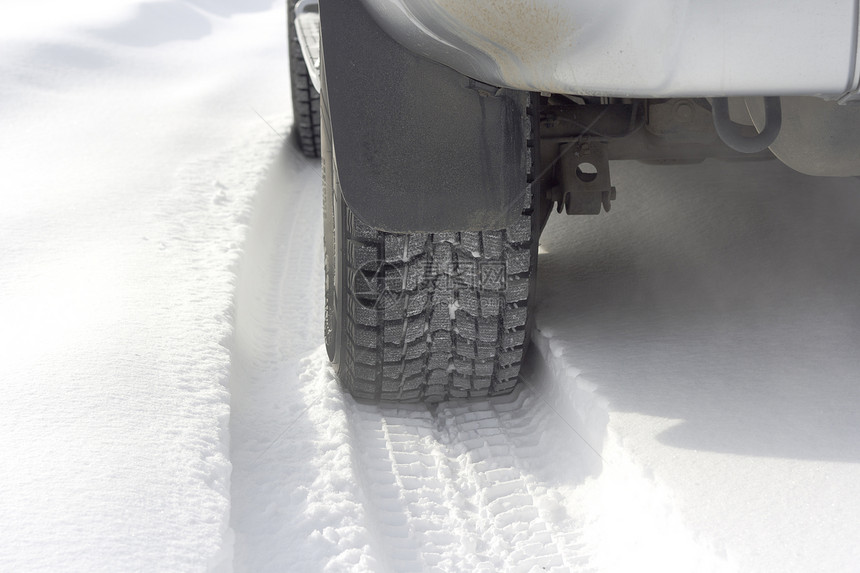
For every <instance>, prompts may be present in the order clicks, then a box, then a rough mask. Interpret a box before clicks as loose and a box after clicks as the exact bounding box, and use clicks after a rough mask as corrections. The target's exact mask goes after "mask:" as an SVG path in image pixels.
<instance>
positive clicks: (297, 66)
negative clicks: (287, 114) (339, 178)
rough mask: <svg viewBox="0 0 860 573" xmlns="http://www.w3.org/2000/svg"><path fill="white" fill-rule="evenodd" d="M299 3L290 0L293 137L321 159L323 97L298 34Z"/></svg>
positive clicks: (288, 6) (289, 38)
mask: <svg viewBox="0 0 860 573" xmlns="http://www.w3.org/2000/svg"><path fill="white" fill-rule="evenodd" d="M295 6H296V0H287V43H288V53H289V58H290V86H291V91H292V100H293V133H292V136H293V138H294V141H295V143H296V145H297V146H298V148H299V150H300V151H301V152H302V153H303V154H304V155H305V156H306V157H312V158H316V157H319V156H320V94H319V92H318V91H317V90H316V88H315V87H314V86H313V83H312V82H311V78H310V75H309V74H308V68H307V65H306V64H305V60H304V57H303V56H302V48H301V45H300V44H299V39H298V36H297V35H296V24H295Z"/></svg>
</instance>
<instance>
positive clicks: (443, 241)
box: [322, 104, 540, 402]
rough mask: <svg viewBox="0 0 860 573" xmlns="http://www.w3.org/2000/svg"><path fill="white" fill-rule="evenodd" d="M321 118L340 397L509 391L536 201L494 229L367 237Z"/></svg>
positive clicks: (330, 314)
mask: <svg viewBox="0 0 860 573" xmlns="http://www.w3.org/2000/svg"><path fill="white" fill-rule="evenodd" d="M323 105H325V104H323ZM530 113H531V111H530ZM325 116H326V114H325V110H323V117H324V121H323V128H322V154H323V160H322V168H323V179H324V183H323V192H324V200H323V203H324V217H325V249H326V345H327V348H328V351H329V356H330V358H331V359H332V362H333V363H334V366H335V369H336V372H337V374H338V377H339V379H340V381H341V383H342V384H343V386H344V387H345V388H346V389H347V390H348V391H349V392H350V393H351V394H352V395H353V396H355V397H356V398H360V399H368V400H374V401H376V400H385V401H425V402H438V401H441V400H446V399H450V398H471V397H482V396H495V395H500V394H506V393H508V392H511V391H512V390H513V389H514V387H515V386H516V384H517V381H518V378H519V370H520V364H521V362H522V359H523V355H524V353H525V350H526V346H527V344H528V328H529V322H530V319H529V302H530V300H531V299H532V298H533V292H532V291H533V286H534V279H535V270H536V262H537V238H538V234H539V225H540V214H539V212H540V209H537V208H533V205H537V200H536V198H535V197H531V196H529V197H527V198H526V199H525V203H526V204H524V205H523V210H522V215H521V217H520V219H519V220H517V221H515V222H514V223H513V224H512V225H511V226H509V227H507V228H505V229H498V230H488V231H459V232H454V231H450V232H442V233H387V232H382V231H379V230H376V229H373V228H371V227H370V226H368V225H367V224H365V223H364V222H363V221H361V219H360V218H359V217H358V216H356V215H355V213H353V212H352V211H351V210H350V208H349V206H348V205H347V204H346V203H345V202H344V201H343V199H342V197H341V196H340V193H339V191H338V189H339V185H338V183H337V180H336V169H334V165H333V157H334V153H335V150H334V149H333V145H332V142H331V139H330V137H329V130H328V127H327V121H326V120H325ZM526 144H527V142H523V145H526ZM405 168H408V165H406V166H405ZM533 171H534V166H532V169H531V172H533ZM530 176H531V173H523V185H524V186H526V185H527V184H528V182H529V178H530Z"/></svg>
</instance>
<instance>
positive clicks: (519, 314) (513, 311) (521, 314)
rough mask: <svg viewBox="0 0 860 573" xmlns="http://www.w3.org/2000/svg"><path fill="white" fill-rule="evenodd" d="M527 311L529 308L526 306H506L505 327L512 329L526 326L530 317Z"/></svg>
mask: <svg viewBox="0 0 860 573" xmlns="http://www.w3.org/2000/svg"><path fill="white" fill-rule="evenodd" d="M527 313H528V309H527V308H526V307H520V308H512V307H508V308H506V309H505V314H504V319H503V324H504V327H505V328H506V329H508V330H512V329H514V328H517V327H520V326H525V324H526V318H527V317H528V314H527Z"/></svg>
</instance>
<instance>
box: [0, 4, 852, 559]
mask: <svg viewBox="0 0 860 573" xmlns="http://www.w3.org/2000/svg"><path fill="white" fill-rule="evenodd" d="M19 4H20V5H16V6H4V7H3V8H0V14H2V15H3V18H0V30H1V31H2V34H0V38H2V40H0V42H2V50H0V73H2V77H3V80H2V81H0V100H2V103H3V105H2V106H0V122H1V123H2V125H3V135H4V137H2V138H0V167H2V173H3V180H4V183H5V185H4V186H3V190H2V191H0V194H2V195H0V196H2V205H3V209H2V210H0V245H2V246H0V262H2V265H3V267H2V268H3V272H2V273H0V317H2V321H0V348H2V349H3V350H2V353H0V384H2V387H3V389H4V393H3V396H4V397H3V402H2V404H3V408H2V412H3V416H2V418H0V435H2V436H4V439H3V440H2V441H0V459H2V462H3V471H2V472H0V570H3V571H29V570H45V571H62V570H68V571H98V570H111V571H113V570H153V571H155V570H157V571H162V570H171V571H200V570H213V571H230V570H235V571H255V572H256V571H423V570H438V571H500V570H509V571H541V570H554V571H661V572H663V571H678V572H688V571H735V570H737V571H780V572H782V571H812V570H818V571H850V570H854V569H856V564H857V563H858V562H860V550H858V546H857V543H856V540H857V539H858V538H860V518H858V516H860V456H858V454H860V452H858V444H860V420H858V416H860V414H858V412H860V407H858V406H860V384H858V382H860V380H858V378H860V353H858V352H857V348H858V347H860V304H858V297H857V294H856V292H857V289H856V284H858V278H860V276H858V275H860V267H858V265H857V264H856V260H857V256H858V254H860V228H858V226H857V224H856V221H857V220H858V216H860V193H858V191H860V189H858V187H860V184H858V181H857V180H856V179H826V178H810V177H805V176H802V175H799V174H796V173H793V172H791V171H790V170H788V169H787V168H785V167H783V166H781V165H780V164H778V163H776V162H773V163H744V164H728V163H719V162H706V163H704V164H701V165H693V166H673V167H667V166H646V165H641V164H637V163H619V164H617V165H614V167H613V182H614V184H615V185H616V186H617V187H618V189H619V193H618V200H617V201H615V202H614V204H613V209H612V211H611V212H610V213H609V214H605V215H601V216H599V217H565V216H560V215H554V216H553V218H552V219H551V221H550V223H549V226H548V228H547V230H546V232H545V234H544V236H543V237H542V240H541V255H540V262H539V267H540V270H539V275H540V282H539V293H538V294H539V296H538V304H537V306H536V318H537V320H536V332H535V335H534V340H533V347H532V351H531V354H530V356H529V358H528V364H527V367H526V368H525V370H524V372H525V373H524V380H523V384H522V385H521V387H520V389H519V390H518V391H517V392H516V393H515V394H513V395H511V396H508V397H504V398H498V399H493V400H482V401H475V402H470V403H461V402H452V403H445V404H442V405H439V406H438V407H436V408H428V407H425V406H421V405H412V406H394V405H381V406H377V405H368V404H359V403H356V402H355V401H354V400H352V399H351V398H350V397H349V396H347V395H344V394H343V392H342V391H341V389H340V387H339V385H338V383H337V381H336V379H335V378H334V376H333V374H332V371H331V369H330V367H329V366H328V363H327V359H326V355H325V350H324V348H323V346H322V322H323V308H322V288H323V265H322V240H321V238H322V225H321V217H320V197H319V165H318V163H315V162H313V161H309V160H305V159H304V158H302V157H301V156H300V155H299V154H298V153H297V152H296V151H295V150H294V149H293V148H292V147H291V146H290V145H289V144H284V142H283V139H284V138H283V134H285V133H286V132H287V130H288V129H289V125H290V122H291V119H290V117H289V85H288V76H287V73H286V69H287V58H286V54H285V39H284V6H283V4H282V3H281V2H277V3H272V2H270V1H269V0H260V1H254V2H238V1H233V0H208V1H207V0H186V1H179V0H163V1H158V2H134V1H133V0H127V1H125V2H116V1H111V2H107V1H104V0H92V1H90V2H88V3H85V4H83V5H75V6H74V7H72V6H71V5H68V6H67V5H65V4H62V3H59V2H56V1H54V0H40V1H38V2H29V3H26V4H22V3H19Z"/></svg>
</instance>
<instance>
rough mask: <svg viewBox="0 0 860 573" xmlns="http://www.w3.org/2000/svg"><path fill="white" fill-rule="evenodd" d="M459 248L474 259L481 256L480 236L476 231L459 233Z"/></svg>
mask: <svg viewBox="0 0 860 573" xmlns="http://www.w3.org/2000/svg"><path fill="white" fill-rule="evenodd" d="M460 247H461V249H462V250H464V251H466V252H468V253H469V254H471V255H472V256H473V257H475V258H480V256H481V234H480V233H479V232H477V231H463V232H462V233H460Z"/></svg>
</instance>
